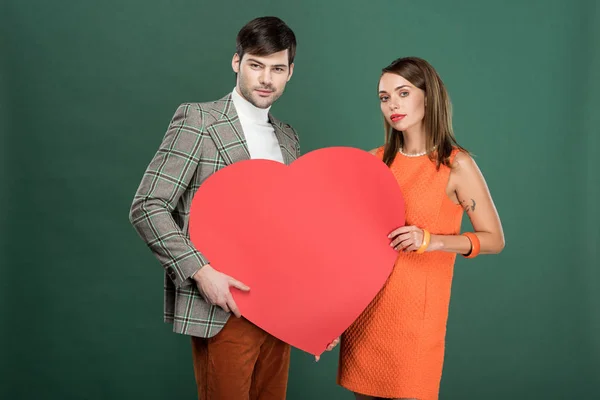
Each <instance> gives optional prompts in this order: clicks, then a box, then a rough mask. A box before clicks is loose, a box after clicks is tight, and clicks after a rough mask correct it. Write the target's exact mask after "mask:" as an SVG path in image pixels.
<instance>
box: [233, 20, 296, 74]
mask: <svg viewBox="0 0 600 400" xmlns="http://www.w3.org/2000/svg"><path fill="white" fill-rule="evenodd" d="M286 49H287V50H288V61H289V64H291V63H293V62H294V57H295V56H296V36H295V35H294V32H293V31H292V30H291V29H290V27H289V26H287V25H286V24H285V22H283V21H282V20H281V19H279V18H277V17H260V18H256V19H253V20H252V21H250V22H248V23H247V24H246V25H245V26H244V27H243V28H242V29H241V30H240V31H239V33H238V35H237V39H236V52H237V54H238V56H239V57H240V60H241V59H242V58H243V57H244V54H246V53H248V54H255V55H257V56H268V55H271V54H273V53H277V52H280V51H283V50H286Z"/></svg>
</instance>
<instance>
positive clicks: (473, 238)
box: [463, 232, 481, 258]
mask: <svg viewBox="0 0 600 400" xmlns="http://www.w3.org/2000/svg"><path fill="white" fill-rule="evenodd" d="M463 236H466V237H467V238H468V239H469V241H470V242H471V251H469V252H468V253H467V254H463V257H465V258H475V257H477V256H478V255H479V250H480V248H481V244H480V243H479V238H478V237H477V235H476V234H474V233H471V232H465V233H463Z"/></svg>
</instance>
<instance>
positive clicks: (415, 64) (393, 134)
mask: <svg viewBox="0 0 600 400" xmlns="http://www.w3.org/2000/svg"><path fill="white" fill-rule="evenodd" d="M385 73H391V74H397V75H400V76H402V77H403V78H404V79H406V80H407V81H409V82H411V83H412V84H413V85H415V86H416V87H418V88H419V89H421V90H423V91H424V92H425V117H424V129H425V137H426V146H427V147H426V148H427V150H428V151H429V152H430V153H429V158H430V159H431V161H435V163H436V167H437V168H438V169H439V168H440V165H446V166H448V167H451V165H450V154H451V153H452V149H453V147H457V148H459V149H460V150H462V151H464V152H465V153H467V154H468V152H467V151H466V150H465V149H464V148H463V147H461V146H459V144H458V142H457V141H456V138H455V137H454V132H453V130H452V104H451V103H450V98H449V96H448V92H447V91H446V87H445V86H444V83H443V82H442V79H441V78H440V76H439V75H438V73H437V72H436V71H435V69H434V68H433V67H432V66H431V65H430V64H429V63H428V62H427V61H425V60H423V59H421V58H418V57H404V58H399V59H397V60H395V61H394V62H392V63H391V64H390V65H388V66H387V67H385V68H383V70H382V72H381V75H382V76H383V74H385ZM383 126H384V130H385V145H384V150H383V162H385V163H386V164H387V165H388V166H390V165H392V162H393V161H394V158H396V155H397V154H398V150H400V149H401V148H402V147H403V145H404V138H403V136H402V132H400V131H397V130H395V129H394V128H392V127H391V125H390V124H389V122H388V121H387V120H386V119H385V117H384V119H383ZM432 149H435V151H432Z"/></svg>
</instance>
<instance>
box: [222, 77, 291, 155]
mask: <svg viewBox="0 0 600 400" xmlns="http://www.w3.org/2000/svg"><path fill="white" fill-rule="evenodd" d="M231 98H232V100H233V105H234V106H235V109H236V111H237V113H238V116H239V118H240V123H241V124H242V129H243V130H244V136H245V137H246V141H247V142H248V150H249V151H250V158H252V159H255V158H261V159H267V160H273V161H278V162H280V163H283V155H282V154H281V148H280V147H279V141H278V140H277V137H276V136H275V130H274V129H273V125H271V124H270V123H269V109H270V108H271V107H269V108H258V107H256V106H255V105H253V104H252V103H250V102H249V101H248V100H246V99H245V98H244V97H243V96H242V95H240V94H239V93H238V91H237V90H236V89H235V88H234V89H233V91H232V92H231Z"/></svg>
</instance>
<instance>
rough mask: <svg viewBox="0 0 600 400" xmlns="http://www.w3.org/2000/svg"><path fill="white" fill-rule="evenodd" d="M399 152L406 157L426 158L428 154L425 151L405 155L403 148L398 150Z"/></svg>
mask: <svg viewBox="0 0 600 400" xmlns="http://www.w3.org/2000/svg"><path fill="white" fill-rule="evenodd" d="M434 149H435V147H434ZM398 151H399V152H400V154H402V155H403V156H406V157H421V156H424V155H425V154H427V151H424V152H422V153H415V154H408V153H405V152H403V151H402V147H400V148H399V149H398Z"/></svg>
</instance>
